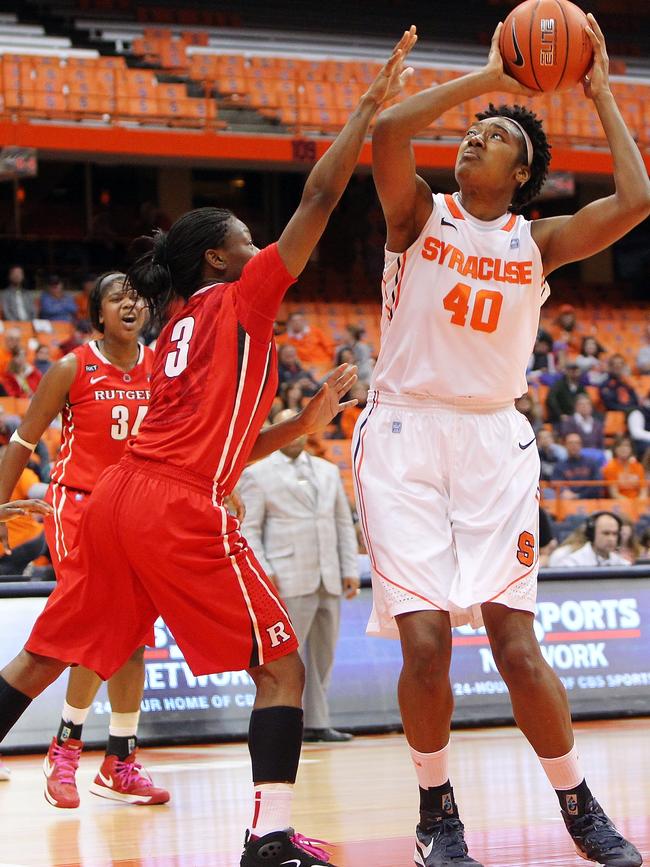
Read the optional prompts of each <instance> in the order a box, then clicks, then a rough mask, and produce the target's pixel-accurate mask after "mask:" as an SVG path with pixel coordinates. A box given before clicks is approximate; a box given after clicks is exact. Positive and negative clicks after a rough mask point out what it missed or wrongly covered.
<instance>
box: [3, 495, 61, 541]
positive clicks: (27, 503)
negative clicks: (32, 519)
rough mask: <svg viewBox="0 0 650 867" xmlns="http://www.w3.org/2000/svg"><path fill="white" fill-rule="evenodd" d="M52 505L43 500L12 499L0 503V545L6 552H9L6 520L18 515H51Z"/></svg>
mask: <svg viewBox="0 0 650 867" xmlns="http://www.w3.org/2000/svg"><path fill="white" fill-rule="evenodd" d="M51 514H52V506H50V505H49V504H48V503H46V502H45V500H12V501H11V502H10V503H3V504H0V546H2V547H3V548H4V550H5V553H6V554H11V548H10V547H9V532H8V530H7V526H6V522H7V521H11V519H12V518H16V517H18V515H51Z"/></svg>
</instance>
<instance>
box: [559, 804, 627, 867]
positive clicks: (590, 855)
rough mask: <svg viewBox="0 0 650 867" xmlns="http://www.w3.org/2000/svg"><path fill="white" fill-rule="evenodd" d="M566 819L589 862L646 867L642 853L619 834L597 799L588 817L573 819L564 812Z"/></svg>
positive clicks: (580, 851)
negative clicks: (644, 866)
mask: <svg viewBox="0 0 650 867" xmlns="http://www.w3.org/2000/svg"><path fill="white" fill-rule="evenodd" d="M562 818H563V819H564V824H565V825H566V827H567V831H568V832H569V834H570V835H571V839H572V840H573V843H574V845H575V847H576V851H577V853H578V855H580V857H581V858H584V859H585V861H595V862H596V864H606V865H607V867H640V865H641V864H643V858H642V857H641V853H640V852H639V850H638V849H637V848H636V847H635V846H633V845H632V844H631V843H628V841H627V840H626V839H625V837H624V836H623V835H622V834H620V833H619V832H618V831H617V830H616V828H615V826H614V823H613V822H612V820H611V819H610V818H609V816H607V815H606V814H605V812H604V810H603V808H602V807H601V806H600V804H599V803H598V801H597V800H596V799H595V798H592V799H591V800H590V801H589V802H588V803H587V805H586V810H585V813H584V815H582V816H572V815H571V814H570V813H568V812H566V811H565V810H562Z"/></svg>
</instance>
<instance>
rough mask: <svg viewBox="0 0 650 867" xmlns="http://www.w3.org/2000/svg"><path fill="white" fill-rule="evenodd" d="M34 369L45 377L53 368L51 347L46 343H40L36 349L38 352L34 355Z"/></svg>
mask: <svg viewBox="0 0 650 867" xmlns="http://www.w3.org/2000/svg"><path fill="white" fill-rule="evenodd" d="M34 367H35V368H36V370H38V372H39V373H40V374H41V376H44V375H45V374H46V373H47V371H48V370H49V369H50V367H52V353H51V352H50V347H49V346H47V345H46V344H45V343H40V344H39V345H38V346H37V347H36V352H35V353H34Z"/></svg>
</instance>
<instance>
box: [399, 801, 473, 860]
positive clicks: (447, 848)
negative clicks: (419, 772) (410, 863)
mask: <svg viewBox="0 0 650 867" xmlns="http://www.w3.org/2000/svg"><path fill="white" fill-rule="evenodd" d="M430 791H431V790H430ZM428 806H429V807H430V806H433V809H425V808H424V807H420V822H419V824H418V826H417V828H416V829H415V853H414V855H413V860H414V861H415V863H416V864H418V865H420V867H469V865H474V867H482V865H481V864H479V863H478V861H475V860H474V859H473V858H470V857H469V855H468V854H467V844H466V843H465V826H464V825H463V823H462V822H461V821H460V818H459V816H458V807H457V806H456V799H455V798H454V790H453V789H452V788H451V786H448V787H447V788H446V789H445V790H444V791H442V792H439V793H438V794H436V795H435V797H434V798H433V799H432V800H430V802H429V804H428Z"/></svg>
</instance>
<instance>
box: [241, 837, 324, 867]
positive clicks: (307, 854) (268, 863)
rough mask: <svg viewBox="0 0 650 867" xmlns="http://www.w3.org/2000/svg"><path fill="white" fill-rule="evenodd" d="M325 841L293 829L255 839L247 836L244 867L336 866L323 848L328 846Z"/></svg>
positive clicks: (242, 857) (242, 866)
mask: <svg viewBox="0 0 650 867" xmlns="http://www.w3.org/2000/svg"><path fill="white" fill-rule="evenodd" d="M326 845H327V843H324V842H323V840H312V839H309V838H308V837H303V835H302V834H297V833H296V832H295V831H294V830H293V828H287V830H286V831H274V832H273V833H271V834H266V835H265V836H264V837H253V836H252V835H251V834H250V832H247V833H246V840H245V842H244V851H243V853H242V856H241V861H240V862H239V863H240V867H273V865H278V867H280V865H282V864H290V865H291V867H319V865H327V867H335V865H334V864H332V863H331V862H330V856H329V854H328V853H327V852H326V851H325V850H324V849H321V848H320V846H326Z"/></svg>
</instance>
